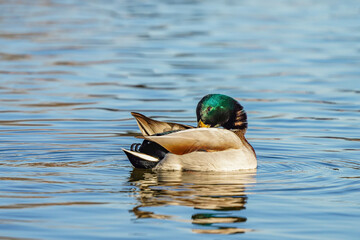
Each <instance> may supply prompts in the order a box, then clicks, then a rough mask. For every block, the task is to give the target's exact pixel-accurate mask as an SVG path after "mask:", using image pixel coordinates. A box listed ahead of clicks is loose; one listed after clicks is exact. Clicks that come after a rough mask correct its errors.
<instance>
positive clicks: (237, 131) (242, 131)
mask: <svg viewBox="0 0 360 240" xmlns="http://www.w3.org/2000/svg"><path fill="white" fill-rule="evenodd" d="M232 131H233V132H234V133H235V134H236V135H237V136H238V137H239V138H240V140H241V142H242V143H243V144H244V146H245V147H246V148H247V149H249V150H251V151H252V152H253V153H254V154H255V156H256V152H255V149H254V148H253V147H252V146H251V144H250V143H249V142H248V141H247V140H246V138H245V133H246V128H244V129H235V130H232Z"/></svg>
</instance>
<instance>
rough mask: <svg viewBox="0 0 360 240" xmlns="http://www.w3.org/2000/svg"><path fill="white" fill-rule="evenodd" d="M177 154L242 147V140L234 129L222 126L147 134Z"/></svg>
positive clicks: (147, 137) (148, 138)
mask: <svg viewBox="0 0 360 240" xmlns="http://www.w3.org/2000/svg"><path fill="white" fill-rule="evenodd" d="M145 139H147V140H150V141H153V142H156V143H158V144H160V145H161V146H163V147H164V148H166V149H167V150H168V151H169V152H171V153H175V154H180V155H181V154H185V153H190V152H194V151H207V152H211V151H222V150H226V149H231V148H235V149H237V148H240V147H241V145H242V142H241V140H240V138H239V137H238V136H237V135H236V134H235V133H233V132H232V131H229V130H226V129H221V128H193V129H187V130H183V131H179V132H174V133H170V134H167V135H162V136H145Z"/></svg>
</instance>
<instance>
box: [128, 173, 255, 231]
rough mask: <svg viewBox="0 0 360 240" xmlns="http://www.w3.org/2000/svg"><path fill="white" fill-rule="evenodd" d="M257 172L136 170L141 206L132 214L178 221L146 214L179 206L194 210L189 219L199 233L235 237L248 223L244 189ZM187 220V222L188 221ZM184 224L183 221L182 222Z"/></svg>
mask: <svg viewBox="0 0 360 240" xmlns="http://www.w3.org/2000/svg"><path fill="white" fill-rule="evenodd" d="M255 175H256V170H252V171H245V172H232V173H203V172H160V173H154V172H151V171H148V170H140V169H134V170H133V171H132V173H131V176H130V178H129V182H131V183H132V184H133V185H134V186H136V188H135V189H134V193H135V197H136V198H137V200H138V205H137V206H136V207H134V208H133V209H132V210H131V211H132V212H133V213H134V214H135V215H136V217H137V218H156V219H171V220H177V219H179V216H176V215H163V214H158V213H155V212H153V211H145V210H144V209H145V208H147V207H157V206H168V205H178V206H187V207H193V208H194V209H196V210H198V211H194V214H192V216H191V217H190V216H189V220H190V221H191V222H192V224H194V225H195V226H197V227H195V228H194V229H193V230H192V231H193V232H196V233H218V234H234V233H244V232H247V231H250V230H251V229H245V228H240V227H239V226H241V225H243V224H242V223H244V222H246V221H247V218H246V217H245V216H242V215H241V210H243V209H245V204H246V202H247V200H248V197H247V196H246V194H245V188H246V187H248V186H251V185H253V184H254V183H255ZM187 220H188V219H186V220H184V221H187ZM180 221H183V220H180Z"/></svg>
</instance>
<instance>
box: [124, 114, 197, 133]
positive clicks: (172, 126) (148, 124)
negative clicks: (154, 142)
mask: <svg viewBox="0 0 360 240" xmlns="http://www.w3.org/2000/svg"><path fill="white" fill-rule="evenodd" d="M131 115H133V116H134V117H135V119H136V122H137V124H138V126H139V129H140V131H141V133H142V134H143V136H150V135H154V134H157V133H163V132H168V131H173V130H184V129H190V128H193V127H192V126H188V125H184V124H179V123H171V122H161V121H156V120H154V119H151V118H148V117H146V116H144V115H142V114H140V113H136V112H132V113H131Z"/></svg>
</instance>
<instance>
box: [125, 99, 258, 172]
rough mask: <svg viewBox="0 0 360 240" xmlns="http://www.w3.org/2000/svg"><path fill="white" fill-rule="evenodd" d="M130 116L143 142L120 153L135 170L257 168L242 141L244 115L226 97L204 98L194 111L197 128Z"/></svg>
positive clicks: (232, 100)
mask: <svg viewBox="0 0 360 240" xmlns="http://www.w3.org/2000/svg"><path fill="white" fill-rule="evenodd" d="M131 114H132V115H133V116H134V117H135V119H136V121H137V124H138V126H139V129H140V131H141V133H142V135H143V138H144V141H143V142H142V143H141V144H140V143H135V144H132V145H131V149H130V150H126V149H122V150H123V151H124V152H125V154H126V155H127V157H128V158H129V160H130V162H131V163H132V164H133V166H134V167H135V168H152V169H153V170H155V171H160V170H173V171H175V170H183V171H235V170H241V169H254V168H256V167H257V160H256V154H255V151H254V148H253V147H252V146H251V145H250V143H249V142H248V141H247V140H246V138H245V132H246V129H247V125H248V124H247V116H246V112H245V110H244V109H243V106H241V105H240V104H239V103H238V102H237V101H236V100H235V99H233V98H231V97H229V96H226V95H222V94H208V95H206V96H204V97H203V98H202V99H201V100H200V102H199V103H198V105H197V107H196V116H197V122H198V126H197V128H195V127H192V126H189V125H184V124H178V123H171V122H161V121H156V120H154V119H151V118H148V117H146V116H144V115H142V114H140V113H136V112H132V113H131ZM220 127H222V128H220Z"/></svg>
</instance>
